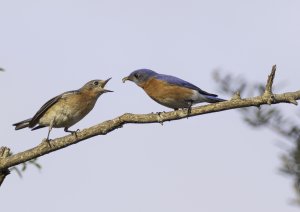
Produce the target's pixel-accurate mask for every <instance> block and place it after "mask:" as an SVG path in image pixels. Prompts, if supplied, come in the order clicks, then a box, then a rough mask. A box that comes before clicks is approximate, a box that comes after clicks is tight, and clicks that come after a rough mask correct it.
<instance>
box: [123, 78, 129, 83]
mask: <svg viewBox="0 0 300 212" xmlns="http://www.w3.org/2000/svg"><path fill="white" fill-rule="evenodd" d="M126 80H130V78H129V77H124V78H123V79H122V82H123V83H125V82H126Z"/></svg>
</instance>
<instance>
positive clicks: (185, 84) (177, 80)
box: [155, 74, 218, 97]
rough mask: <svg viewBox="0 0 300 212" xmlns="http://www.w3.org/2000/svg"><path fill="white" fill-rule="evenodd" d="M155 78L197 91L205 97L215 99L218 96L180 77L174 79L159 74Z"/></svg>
mask: <svg viewBox="0 0 300 212" xmlns="http://www.w3.org/2000/svg"><path fill="white" fill-rule="evenodd" d="M155 78H156V79H158V80H162V81H165V82H167V83H169V84H171V85H177V86H182V87H185V88H189V89H193V90H196V91H198V92H199V93H200V94H203V95H208V96H214V97H217V96H218V95H216V94H212V93H208V92H206V91H204V90H201V89H200V88H198V87H197V86H196V85H193V84H192V83H189V82H187V81H185V80H182V79H180V78H178V77H174V76H170V75H164V74H158V75H156V76H155Z"/></svg>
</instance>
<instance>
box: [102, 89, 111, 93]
mask: <svg viewBox="0 0 300 212" xmlns="http://www.w3.org/2000/svg"><path fill="white" fill-rule="evenodd" d="M108 92H113V91H111V90H106V89H103V93H108Z"/></svg>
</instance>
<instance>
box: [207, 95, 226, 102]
mask: <svg viewBox="0 0 300 212" xmlns="http://www.w3.org/2000/svg"><path fill="white" fill-rule="evenodd" d="M205 97H206V101H207V102H208V103H216V102H224V101H227V100H226V99H221V98H218V97H215V96H208V95H206V96H205Z"/></svg>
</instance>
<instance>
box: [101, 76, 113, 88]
mask: <svg viewBox="0 0 300 212" xmlns="http://www.w3.org/2000/svg"><path fill="white" fill-rule="evenodd" d="M109 80H111V77H110V78H108V79H107V80H104V82H103V84H102V86H101V87H102V88H104V86H105V85H106V83H108V81H109Z"/></svg>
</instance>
